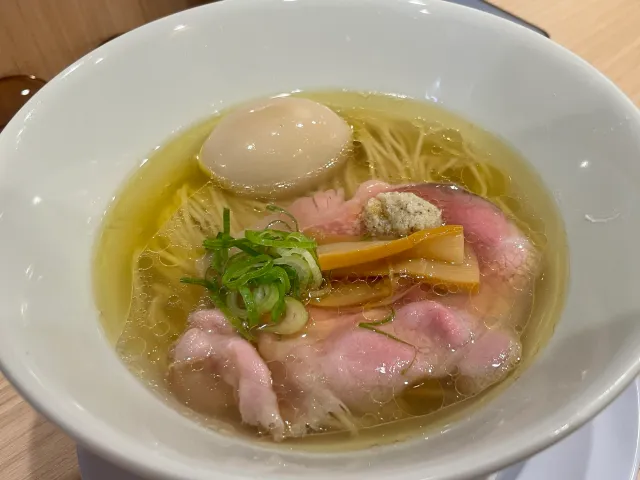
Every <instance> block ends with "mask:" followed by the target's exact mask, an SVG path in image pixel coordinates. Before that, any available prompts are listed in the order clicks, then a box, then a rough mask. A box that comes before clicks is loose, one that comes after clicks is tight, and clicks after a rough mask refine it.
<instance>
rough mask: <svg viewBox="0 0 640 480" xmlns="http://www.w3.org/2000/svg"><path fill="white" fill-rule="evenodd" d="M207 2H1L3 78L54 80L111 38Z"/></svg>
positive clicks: (0, 65) (0, 25)
mask: <svg viewBox="0 0 640 480" xmlns="http://www.w3.org/2000/svg"><path fill="white" fill-rule="evenodd" d="M203 3H209V2H207V1H205V0H0V77H5V76H8V75H18V74H22V75H27V74H28V75H35V76H36V77H39V78H42V79H44V80H50V79H51V78H53V77H54V76H55V75H56V74H57V73H59V72H60V71H61V70H62V69H64V68H65V67H66V66H68V65H69V64H71V63H73V62H74V61H75V60H77V59H78V58H80V57H81V56H83V55H84V54H86V53H87V52H89V51H91V50H93V49H94V48H96V47H97V46H98V45H99V44H101V43H102V42H103V41H105V40H107V39H108V38H110V37H112V36H114V35H118V34H120V33H124V32H127V31H128V30H131V29H133V28H136V27H138V26H140V25H142V24H144V23H147V22H150V21H152V20H156V19H158V18H160V17H164V16H166V15H169V14H171V13H175V12H177V11H180V10H184V9H186V8H191V7H195V6H197V5H201V4H203Z"/></svg>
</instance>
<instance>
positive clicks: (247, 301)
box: [238, 286, 260, 327]
mask: <svg viewBox="0 0 640 480" xmlns="http://www.w3.org/2000/svg"><path fill="white" fill-rule="evenodd" d="M238 292H240V295H242V300H243V301H244V306H245V308H246V310H247V319H248V320H249V326H250V327H256V326H258V325H259V324H260V315H259V314H258V309H257V308H256V302H255V300H254V298H253V293H252V292H251V290H250V289H249V287H247V286H242V287H240V288H238Z"/></svg>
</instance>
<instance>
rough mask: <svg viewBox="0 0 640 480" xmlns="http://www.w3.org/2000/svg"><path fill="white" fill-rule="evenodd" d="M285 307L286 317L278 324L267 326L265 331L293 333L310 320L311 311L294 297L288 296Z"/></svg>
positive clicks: (282, 333)
mask: <svg viewBox="0 0 640 480" xmlns="http://www.w3.org/2000/svg"><path fill="white" fill-rule="evenodd" d="M285 307H286V313H285V317H284V319H283V320H282V321H281V322H280V323H278V324H277V325H272V326H268V327H265V328H264V329H263V330H264V331H266V332H271V333H277V334H280V335H291V334H294V333H297V332H299V331H300V330H302V329H303V328H304V326H305V325H306V324H307V320H309V313H308V312H307V309H306V308H304V305H303V304H302V303H300V302H299V301H298V300H296V299H294V298H291V297H286V298H285Z"/></svg>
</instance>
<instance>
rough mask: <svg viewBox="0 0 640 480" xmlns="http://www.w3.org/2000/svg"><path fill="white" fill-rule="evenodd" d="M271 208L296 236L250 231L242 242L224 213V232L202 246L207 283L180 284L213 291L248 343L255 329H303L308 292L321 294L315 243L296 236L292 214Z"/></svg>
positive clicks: (188, 280)
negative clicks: (206, 259) (208, 259)
mask: <svg viewBox="0 0 640 480" xmlns="http://www.w3.org/2000/svg"><path fill="white" fill-rule="evenodd" d="M268 209H269V210H270V211H274V212H279V213H282V214H284V215H286V216H288V217H289V218H290V219H291V220H292V222H293V223H294V225H295V227H296V231H289V232H286V231H282V230H276V229H272V228H266V229H264V230H247V231H246V232H245V236H244V237H243V238H234V237H233V236H231V212H230V211H229V209H227V208H225V209H224V210H223V213H222V231H220V232H219V233H218V234H217V235H216V236H215V237H214V238H207V239H206V240H205V241H204V242H203V246H204V248H205V250H206V251H207V252H208V253H207V254H208V255H210V256H211V267H210V268H209V269H208V270H207V272H206V274H205V277H206V278H204V279H200V278H183V279H182V282H183V283H187V284H195V285H201V286H203V287H205V288H206V289H207V290H209V295H210V298H211V301H212V302H213V304H214V305H215V306H216V308H218V309H219V310H220V311H221V312H222V314H223V315H224V316H225V317H226V318H227V320H228V321H229V323H230V324H231V326H232V327H233V328H235V329H236V330H237V331H238V333H239V334H240V335H242V336H243V337H244V338H246V339H247V340H253V339H254V336H253V333H252V330H254V329H257V328H262V327H264V326H265V325H269V328H276V329H277V330H278V332H282V333H284V332H285V331H292V332H293V330H292V328H293V327H291V326H287V325H289V324H291V322H293V324H295V325H302V326H304V324H305V323H306V321H307V317H308V315H307V312H306V310H305V307H304V305H303V304H302V303H301V302H300V299H302V298H308V295H309V291H312V290H317V289H318V288H319V287H320V286H321V285H322V282H323V278H322V272H321V271H320V268H319V266H318V257H317V253H316V242H315V241H314V240H313V239H311V238H309V237H307V236H305V235H304V234H302V233H300V232H299V231H298V223H297V221H296V219H295V218H294V217H293V216H292V215H291V214H290V213H289V212H287V211H286V210H284V209H281V208H280V207H276V206H270V207H268ZM281 222H282V223H283V224H285V225H286V224H287V223H286V222H284V221H281ZM287 226H288V225H287ZM289 228H290V227H289ZM266 315H269V317H270V321H269V320H268V319H266V318H267V317H265V316H266ZM281 325H282V328H280V326H281ZM302 326H300V327H299V328H302Z"/></svg>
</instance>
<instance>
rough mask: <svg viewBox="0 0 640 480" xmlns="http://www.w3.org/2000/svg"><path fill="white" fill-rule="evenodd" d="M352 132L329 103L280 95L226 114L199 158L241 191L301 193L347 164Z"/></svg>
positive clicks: (272, 194) (223, 181) (278, 194)
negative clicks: (324, 103)
mask: <svg viewBox="0 0 640 480" xmlns="http://www.w3.org/2000/svg"><path fill="white" fill-rule="evenodd" d="M351 137H352V131H351V128H350V126H349V125H348V124H347V122H345V121H344V120H343V119H342V118H341V117H340V116H338V115H337V114H336V113H335V112H334V111H333V110H331V109H330V108H328V107H326V106H325V105H321V104H320V103H317V102H314V101H312V100H308V99H305V98H297V97H276V98H270V99H267V100H259V101H256V102H251V103H248V104H245V105H243V106H240V107H238V108H236V109H235V110H233V111H232V112H230V113H229V114H227V115H225V116H224V117H223V118H222V119H221V120H220V122H219V123H218V124H217V126H216V127H215V128H214V129H213V132H212V133H211V135H210V136H209V138H208V139H207V140H206V141H205V143H204V145H203V147H202V150H201V152H200V162H201V165H202V167H203V168H204V169H205V170H206V171H208V172H210V173H211V174H212V176H213V177H214V178H215V179H217V180H218V181H219V182H220V183H221V184H222V185H223V186H225V187H226V188H229V189H230V190H232V191H234V192H237V193H250V194H254V195H260V196H265V197H272V198H275V197H282V196H286V195H293V194H301V193H305V192H307V191H308V190H309V189H312V188H313V187H314V186H317V185H318V184H319V183H321V182H322V181H323V180H324V179H326V178H327V177H328V176H329V175H330V174H331V172H332V171H333V170H334V169H336V168H338V167H339V166H340V165H342V164H343V162H344V161H345V160H346V158H347V153H348V151H349V150H350V147H351Z"/></svg>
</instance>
